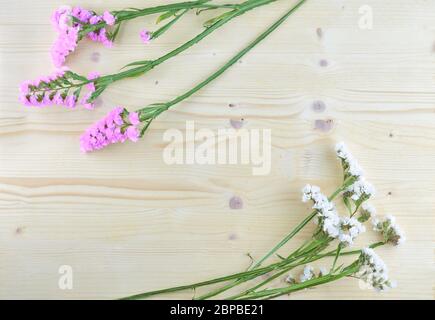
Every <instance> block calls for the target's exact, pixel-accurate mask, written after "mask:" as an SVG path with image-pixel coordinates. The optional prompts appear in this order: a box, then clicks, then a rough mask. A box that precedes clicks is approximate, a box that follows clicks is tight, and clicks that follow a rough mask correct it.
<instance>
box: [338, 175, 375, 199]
mask: <svg viewBox="0 0 435 320" xmlns="http://www.w3.org/2000/svg"><path fill="white" fill-rule="evenodd" d="M345 194H346V195H348V196H349V197H350V198H351V199H352V200H353V201H355V202H356V201H365V200H367V199H368V198H370V197H371V196H373V195H374V194H375V188H374V187H373V186H372V185H371V184H370V183H369V182H367V181H366V180H365V178H364V177H359V178H358V180H356V181H355V182H354V183H353V184H352V185H350V186H349V187H348V188H347V189H346V191H345Z"/></svg>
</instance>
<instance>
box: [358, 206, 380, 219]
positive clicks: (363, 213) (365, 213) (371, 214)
mask: <svg viewBox="0 0 435 320" xmlns="http://www.w3.org/2000/svg"><path fill="white" fill-rule="evenodd" d="M375 217H376V208H375V207H373V206H372V205H371V204H369V203H367V202H364V203H363V204H362V206H361V210H360V216H359V219H358V220H359V221H360V222H366V221H368V220H370V219H375Z"/></svg>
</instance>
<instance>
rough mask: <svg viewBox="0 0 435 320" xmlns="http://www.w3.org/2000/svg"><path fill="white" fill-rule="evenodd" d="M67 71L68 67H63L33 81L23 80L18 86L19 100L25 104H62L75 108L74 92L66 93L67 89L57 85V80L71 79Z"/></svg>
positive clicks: (44, 105)
mask: <svg viewBox="0 0 435 320" xmlns="http://www.w3.org/2000/svg"><path fill="white" fill-rule="evenodd" d="M67 71H69V70H68V68H66V67H63V68H59V69H57V70H56V71H55V72H54V73H53V74H51V75H49V76H46V77H40V78H38V79H36V80H33V81H24V82H23V83H22V84H21V86H20V91H21V95H20V98H19V100H20V101H21V103H23V104H24V105H26V106H35V107H47V106H51V105H64V106H66V107H68V108H75V107H76V106H77V101H78V96H76V95H74V94H70V95H67V91H65V90H64V89H63V87H61V88H59V87H58V83H59V82H63V81H65V80H67V79H68V80H69V81H71V78H69V74H67V73H66V72H67ZM61 91H63V93H62V92H61ZM70 93H72V92H70Z"/></svg>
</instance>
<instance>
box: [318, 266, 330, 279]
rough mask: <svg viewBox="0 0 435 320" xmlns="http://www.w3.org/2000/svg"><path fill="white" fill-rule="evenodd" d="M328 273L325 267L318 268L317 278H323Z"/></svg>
mask: <svg viewBox="0 0 435 320" xmlns="http://www.w3.org/2000/svg"><path fill="white" fill-rule="evenodd" d="M328 273H329V271H328V269H326V268H325V267H320V268H319V277H323V276H325V275H327V274H328Z"/></svg>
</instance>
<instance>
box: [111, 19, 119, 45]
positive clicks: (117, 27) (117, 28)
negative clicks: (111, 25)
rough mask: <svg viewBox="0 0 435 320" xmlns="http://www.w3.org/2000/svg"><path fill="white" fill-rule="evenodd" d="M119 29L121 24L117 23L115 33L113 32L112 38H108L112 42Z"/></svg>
mask: <svg viewBox="0 0 435 320" xmlns="http://www.w3.org/2000/svg"><path fill="white" fill-rule="evenodd" d="M119 28H121V23H119V24H118V25H117V26H116V29H115V31H113V33H112V36H111V37H110V39H111V40H112V41H115V38H116V36H117V35H118V32H119Z"/></svg>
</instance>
